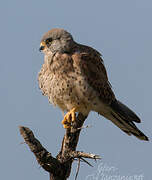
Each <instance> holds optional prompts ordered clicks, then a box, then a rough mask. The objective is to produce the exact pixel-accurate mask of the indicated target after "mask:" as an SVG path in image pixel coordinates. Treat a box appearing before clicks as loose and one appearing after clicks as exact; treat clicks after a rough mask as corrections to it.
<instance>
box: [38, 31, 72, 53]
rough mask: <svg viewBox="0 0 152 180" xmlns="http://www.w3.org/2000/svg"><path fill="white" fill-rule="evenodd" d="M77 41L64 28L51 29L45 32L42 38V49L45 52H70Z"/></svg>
mask: <svg viewBox="0 0 152 180" xmlns="http://www.w3.org/2000/svg"><path fill="white" fill-rule="evenodd" d="M74 45H75V42H74V41H73V38H72V36H71V34H70V33H69V32H67V31H65V30H64V29H59V28H55V29H51V30H50V31H48V32H47V33H45V34H44V35H43V37H42V39H41V43H40V51H43V52H44V53H45V54H46V53H47V52H50V51H51V52H52V53H56V52H60V53H65V52H70V51H71V49H72V48H73V46H74Z"/></svg>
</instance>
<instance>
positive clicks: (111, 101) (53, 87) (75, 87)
mask: <svg viewBox="0 0 152 180" xmlns="http://www.w3.org/2000/svg"><path fill="white" fill-rule="evenodd" d="M40 50H41V51H43V53H44V54H45V57H44V64H43V65H42V68H41V71H40V73H39V76H38V81H39V87H40V89H41V90H42V93H43V95H45V96H48V99H49V102H50V103H52V104H54V105H55V106H56V105H57V106H58V107H59V108H60V109H61V110H62V111H68V113H67V115H66V116H65V117H64V120H63V124H64V127H65V128H70V126H69V125H67V123H71V121H70V116H72V120H75V117H74V114H75V112H81V113H82V114H84V115H88V114H89V112H90V111H95V112H98V113H99V114H100V115H103V116H104V117H106V118H107V119H109V120H111V121H112V122H113V123H114V124H115V125H116V126H118V127H119V128H120V129H121V130H123V131H124V132H125V133H127V134H128V135H131V134H133V135H135V136H136V137H137V138H139V139H141V140H148V138H147V137H146V136H145V135H144V134H143V133H142V132H141V131H140V130H139V129H138V128H137V127H136V126H135V124H134V123H133V121H135V122H140V119H139V118H138V117H137V115H136V114H135V113H134V112H133V111H131V110H130V109H129V108H128V107H127V106H125V105H124V104H122V103H121V102H119V101H118V100H117V99H116V97H115V95H114V93H113V91H112V89H111V85H110V83H109V81H108V77H107V72H106V69H105V66H104V63H103V59H102V57H101V54H100V53H99V52H98V51H96V50H95V49H93V48H91V47H89V46H85V45H82V44H78V43H76V42H75V41H74V40H73V37H72V36H71V34H70V33H68V32H67V31H65V30H63V29H52V30H50V31H48V32H47V33H46V34H44V36H43V37H42V40H41V45H40Z"/></svg>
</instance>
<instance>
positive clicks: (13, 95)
mask: <svg viewBox="0 0 152 180" xmlns="http://www.w3.org/2000/svg"><path fill="white" fill-rule="evenodd" d="M0 21H1V26H0V51H1V53H0V117H1V118H0V119H1V120H0V121H1V125H0V147H1V148H0V169H1V170H0V179H6V180H8V179H13V180H27V179H33V180H34V179H35V180H41V179H43V180H45V179H46V180H47V179H48V174H47V173H46V172H45V171H44V170H43V169H42V168H40V167H39V165H38V164H37V162H36V159H35V157H34V155H33V154H32V153H31V152H30V150H29V148H28V147H27V145H26V144H23V145H21V144H20V143H21V142H23V139H22V137H21V136H20V134H19V131H18V126H19V125H24V126H28V127H30V128H31V129H32V130H33V131H34V133H35V135H36V137H38V138H39V140H40V141H41V143H42V144H43V145H44V146H45V147H46V148H47V149H48V150H49V151H50V152H51V153H52V155H54V156H55V155H56V154H57V153H58V151H59V150H60V146H61V141H62V137H63V135H64V129H63V127H62V125H61V120H62V113H61V111H60V110H59V109H58V108H54V107H53V106H52V105H50V104H49V103H48V100H47V98H46V97H44V96H42V94H41V92H40V90H39V88H38V82H37V74H38V72H39V70H40V68H41V65H42V64H43V54H42V53H40V52H39V51H38V49H39V43H40V39H41V37H42V35H43V33H45V32H47V31H48V30H50V29H51V28H55V27H58V28H64V29H66V30H68V31H69V32H70V33H71V34H72V35H73V37H74V39H75V40H76V41H77V42H79V43H82V44H86V45H89V46H92V47H94V48H96V49H97V50H98V51H100V52H101V53H102V54H103V58H104V62H105V66H106V68H107V71H108V75H109V80H110V82H111V84H112V86H113V90H114V92H115V94H116V96H117V98H118V99H119V100H121V101H122V102H124V103H125V104H127V105H128V106H129V107H130V108H132V109H133V110H134V111H135V112H137V114H138V115H139V116H140V117H141V119H142V123H141V124H138V127H139V128H140V129H141V130H142V131H143V132H144V133H145V134H146V135H147V136H149V138H150V140H151V137H152V136H151V131H152V120H151V111H152V110H151V108H152V105H151V102H152V96H151V93H152V72H151V67H152V1H151V0H115V1H113V0H100V1H99V0H94V1H91V0H90V1H88V0H84V1H82V0H77V1H72V0H64V1H61V0H52V1H51V0H45V1H34V0H26V1H23V0H13V1H8V0H5V1H1V2H0ZM85 124H86V125H92V127H91V128H88V129H84V130H83V131H82V133H81V137H80V141H79V145H78V148H77V149H78V150H83V151H86V152H92V153H96V154H99V155H101V156H102V160H101V161H100V162H97V163H95V162H94V161H90V162H91V163H92V165H93V166H94V167H93V168H92V167H89V166H88V165H87V164H84V163H82V164H81V168H80V173H79V176H78V179H79V180H82V179H85V178H86V177H87V176H88V175H91V174H93V173H95V172H96V171H97V168H98V166H99V165H100V163H101V162H102V163H105V164H108V165H109V166H114V167H116V168H117V169H118V172H117V173H118V174H119V175H121V176H127V175H138V174H143V175H144V180H151V178H152V174H151V163H152V156H151V152H152V143H151V141H150V142H143V141H140V140H138V139H136V138H135V137H133V136H131V137H130V136H127V135H126V134H124V133H123V132H122V131H120V130H119V129H118V128H117V127H115V126H114V125H113V124H112V123H111V122H109V121H107V120H105V119H104V118H103V117H100V116H98V115H97V114H96V113H90V115H89V118H88V120H87V121H86V122H85ZM76 167H77V162H75V163H74V164H73V169H72V172H71V176H70V178H69V179H70V180H73V179H74V177H75V173H76Z"/></svg>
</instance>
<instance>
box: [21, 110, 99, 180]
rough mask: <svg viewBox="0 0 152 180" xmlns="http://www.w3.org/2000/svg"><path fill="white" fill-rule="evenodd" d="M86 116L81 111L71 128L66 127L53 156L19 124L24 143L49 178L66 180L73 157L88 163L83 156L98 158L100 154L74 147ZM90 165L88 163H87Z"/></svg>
mask: <svg viewBox="0 0 152 180" xmlns="http://www.w3.org/2000/svg"><path fill="white" fill-rule="evenodd" d="M86 118H87V117H85V116H83V115H82V114H81V113H79V114H78V116H77V120H76V121H75V122H74V123H73V124H72V127H71V129H66V133H65V135H64V137H63V141H62V146H61V150H60V152H59V154H58V155H57V156H56V158H54V157H53V156H52V155H51V153H49V152H48V151H47V150H46V149H45V148H44V147H43V146H42V145H41V143H40V142H39V141H38V140H37V139H36V138H35V136H34V134H33V132H32V131H31V130H30V129H29V128H27V127H22V126H20V127H19V129H20V133H21V135H22V136H23V138H24V140H25V142H26V144H27V145H28V146H29V148H30V150H31V151H32V152H33V153H34V155H35V156H36V159H37V161H38V163H39V164H40V165H41V166H42V167H43V169H44V170H46V171H47V172H49V174H50V180H66V179H67V178H68V177H69V176H70V172H71V166H72V163H73V161H74V159H80V160H83V161H84V162H86V163H88V162H87V161H86V160H85V159H84V158H90V159H95V160H96V159H100V156H98V155H94V154H90V153H84V152H80V151H76V147H77V144H78V140H79V135H80V132H81V129H82V128H81V127H82V126H83V123H84V121H85V119H86ZM88 164H89V165H90V163H88Z"/></svg>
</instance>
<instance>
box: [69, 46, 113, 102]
mask: <svg viewBox="0 0 152 180" xmlns="http://www.w3.org/2000/svg"><path fill="white" fill-rule="evenodd" d="M72 58H73V60H74V62H75V63H76V64H77V66H79V67H80V69H81V72H82V73H83V76H84V77H85V78H86V81H87V83H88V84H89V85H90V86H91V87H92V88H93V89H94V90H95V91H96V92H97V94H98V95H99V98H100V99H101V101H102V102H104V103H106V104H110V103H111V101H112V100H114V99H115V95H114V93H113V91H112V89H111V85H110V83H109V81H108V77H107V72H106V69H105V66H104V63H103V59H102V57H101V55H100V54H99V53H98V52H97V51H96V50H94V49H92V48H90V47H86V49H85V50H84V51H82V52H80V53H75V54H74V55H73V56H72Z"/></svg>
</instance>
